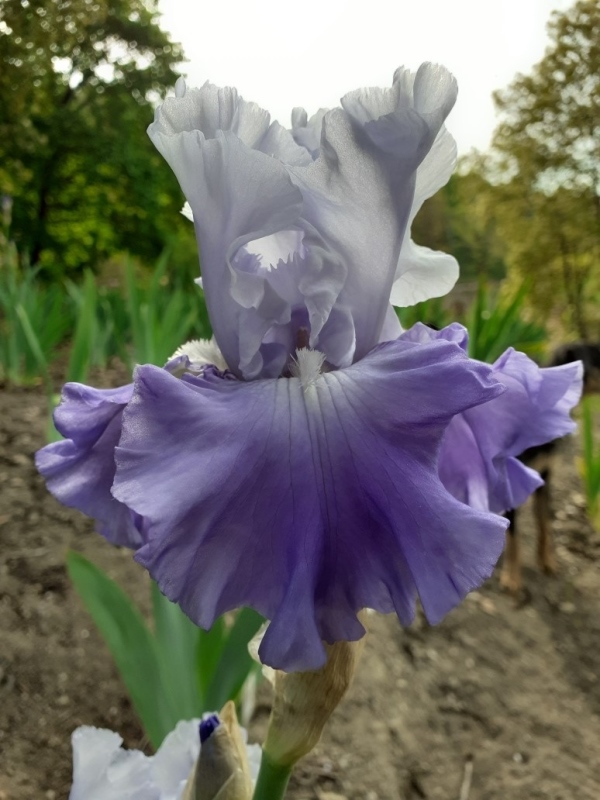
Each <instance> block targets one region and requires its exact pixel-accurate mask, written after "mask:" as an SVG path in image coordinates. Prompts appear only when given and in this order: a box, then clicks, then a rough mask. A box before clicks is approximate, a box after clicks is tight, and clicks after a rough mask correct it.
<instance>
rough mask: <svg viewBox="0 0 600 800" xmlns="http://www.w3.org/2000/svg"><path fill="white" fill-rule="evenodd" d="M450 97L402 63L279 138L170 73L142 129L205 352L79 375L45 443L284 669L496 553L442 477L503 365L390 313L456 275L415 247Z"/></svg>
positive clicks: (411, 605)
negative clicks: (181, 245)
mask: <svg viewBox="0 0 600 800" xmlns="http://www.w3.org/2000/svg"><path fill="white" fill-rule="evenodd" d="M455 97H456V84H455V81H454V79H453V78H452V76H451V75H450V74H449V73H448V72H447V71H446V70H445V69H444V68H442V67H438V66H434V65H431V64H425V65H423V66H422V67H421V68H420V69H419V70H418V71H417V72H416V74H412V73H410V72H408V71H407V70H404V69H400V70H398V71H397V72H396V74H395V76H394V82H393V85H392V87H391V88H388V89H361V90H358V91H355V92H351V93H350V94H348V95H346V96H345V97H343V98H342V101H341V108H336V109H333V110H331V111H321V112H319V113H318V114H317V115H316V116H315V117H313V118H312V119H311V120H308V118H307V115H306V114H305V113H304V112H303V111H302V110H301V109H299V110H296V111H295V113H294V119H293V121H294V125H293V129H292V131H291V132H290V131H287V130H285V129H284V128H283V127H282V126H281V125H279V124H278V123H277V122H272V123H271V122H270V118H269V115H268V114H267V112H265V111H263V110H262V109H261V108H259V107H258V106H257V105H255V104H253V103H248V102H245V101H244V100H243V99H242V98H241V97H240V96H239V95H238V94H237V92H236V91H235V90H234V89H219V88H217V87H215V86H212V85H210V84H206V85H205V86H203V87H202V88H201V89H198V90H188V89H187V88H186V87H185V84H184V83H183V81H181V82H179V83H178V85H177V87H176V96H175V97H171V98H169V99H167V100H166V101H165V103H164V104H163V105H162V106H161V107H160V108H159V109H158V110H157V112H156V117H155V120H154V122H153V123H152V125H150V128H149V134H150V136H151V138H152V140H153V142H154V143H155V145H156V146H157V148H158V149H159V150H160V152H161V153H162V154H163V155H164V157H165V158H166V160H167V161H168V162H169V164H170V165H171V167H172V169H173V170H174V172H175V174H176V176H177V178H178V179H179V182H180V184H181V187H182V189H183V192H184V194H185V196H186V198H187V200H188V202H189V205H190V208H191V214H192V216H193V220H194V226H195V230H196V235H197V239H198V245H199V250H200V259H201V265H202V286H203V289H204V292H205V297H206V303H207V307H208V311H209V315H210V320H211V324H212V327H213V331H214V341H212V342H192V343H189V344H188V345H185V346H183V347H182V348H180V350H179V351H177V353H176V354H175V355H174V358H173V359H171V361H170V362H169V363H168V364H167V365H166V366H165V367H164V368H159V367H155V366H151V365H145V366H141V367H138V368H137V370H136V373H135V380H134V384H133V385H131V386H129V387H123V388H122V389H120V390H114V391H113V392H112V393H108V392H101V391H98V390H93V389H90V388H88V387H82V386H77V385H69V386H67V387H66V389H65V395H64V401H63V405H62V406H61V407H60V408H59V409H58V411H57V414H56V424H57V428H58V429H59V431H60V432H61V433H62V434H63V436H65V441H63V442H59V443H57V444H54V445H50V446H48V447H46V448H44V450H42V451H41V452H40V454H38V467H39V469H40V471H41V472H42V473H43V474H44V475H45V476H46V478H47V480H48V486H49V488H50V490H51V491H52V492H53V493H54V494H55V495H56V496H57V497H58V498H59V499H60V500H62V501H63V502H65V503H67V504H68V505H72V506H75V507H76V508H80V509H81V510H83V511H84V512H85V513H88V514H90V515H91V516H93V517H94V518H95V519H96V520H97V521H98V523H99V527H100V530H101V532H102V533H104V535H105V536H106V537H107V538H108V539H110V540H111V541H113V542H114V543H117V544H126V545H128V546H130V547H133V548H134V549H135V550H136V555H135V557H136V559H137V560H138V561H139V562H140V563H141V564H143V565H144V566H145V567H146V568H147V569H148V570H149V572H150V573H151V575H152V576H153V578H154V579H155V580H156V581H157V583H158V585H159V587H160V588H161V590H162V591H163V592H164V594H165V595H166V596H167V597H169V598H170V599H171V600H173V601H175V602H177V603H179V605H180V606H181V607H182V609H183V610H184V611H185V612H186V613H187V614H188V616H190V617H191V619H192V620H194V621H195V622H196V623H197V624H198V625H200V626H202V627H205V628H208V627H210V626H211V625H212V623H213V622H214V620H215V619H216V618H217V617H218V616H219V615H221V614H223V613H224V612H226V611H228V610H230V609H233V608H237V607H240V606H250V607H253V608H255V609H256V610H257V611H259V612H260V613H261V614H262V615H263V616H265V617H266V618H268V619H269V620H270V621H271V624H270V625H269V627H268V629H267V633H266V635H265V637H264V639H263V641H262V644H261V649H260V657H261V659H262V661H263V663H266V664H269V665H271V666H274V667H277V668H279V669H283V670H287V671H293V670H301V669H302V670H305V669H316V668H318V667H320V666H322V664H323V662H324V660H325V651H324V647H323V641H327V642H335V641H338V640H349V641H350V640H356V639H358V638H360V637H361V636H362V635H363V633H364V628H363V626H362V625H361V623H360V621H359V620H358V618H357V613H358V612H359V611H360V609H362V608H365V607H368V608H373V609H376V610H378V611H381V612H395V613H396V614H397V615H398V617H399V618H400V620H401V622H402V623H403V624H408V623H410V621H411V620H412V618H413V616H414V613H415V605H416V600H417V596H418V597H419V598H420V601H421V603H422V606H423V608H424V611H425V614H426V615H427V618H428V619H429V621H430V622H432V623H435V622H438V621H439V620H440V619H441V618H442V617H443V616H444V615H445V614H446V613H447V612H448V611H449V610H450V609H451V608H453V607H454V606H455V605H456V604H458V603H459V602H460V601H461V600H462V598H463V597H464V596H465V595H466V594H467V593H468V592H469V591H470V590H471V589H473V588H475V587H477V586H478V585H480V584H481V583H482V582H483V580H485V579H486V578H487V577H488V576H489V575H490V574H491V572H492V570H493V567H494V564H495V562H496V560H497V559H498V557H499V555H500V552H501V550H502V545H503V539H504V536H503V534H504V530H505V527H506V522H505V521H504V520H503V519H502V518H501V517H499V516H497V515H494V514H491V513H489V510H488V508H487V507H484V508H481V507H472V506H471V505H469V502H468V500H469V498H468V497H464V496H458V497H455V496H454V494H453V492H452V487H450V489H451V490H450V491H449V489H448V487H447V486H445V485H444V482H443V480H442V478H441V476H440V453H441V451H442V447H443V442H444V437H445V435H446V433H447V431H448V426H449V425H450V423H451V421H452V420H453V419H454V418H455V417H456V416H457V415H461V414H467V413H469V412H470V411H471V410H474V409H481V413H482V414H485V413H488V414H491V415H492V416H490V417H489V420H490V424H493V419H492V417H493V414H492V409H493V404H494V402H495V401H496V400H497V399H498V398H500V397H501V395H502V393H503V392H505V391H506V386H505V384H504V383H503V381H502V374H501V371H499V370H497V369H494V368H492V367H490V366H489V365H486V364H483V363H480V362H477V361H473V360H471V359H469V358H468V357H467V355H466V353H465V350H464V346H463V345H462V343H461V342H459V341H457V339H456V336H457V335H456V333H452V332H450V333H448V334H442V335H439V336H423V335H421V333H419V332H418V331H417V332H414V331H413V332H410V331H409V332H404V333H403V332H402V331H401V329H400V326H399V324H398V321H397V317H396V314H395V312H394V310H393V306H392V303H393V304H396V305H410V304H412V303H415V302H418V301H420V300H424V299H426V298H428V297H432V296H438V295H442V294H444V293H446V292H447V291H448V290H449V289H450V288H451V287H452V285H453V283H454V281H455V280H456V277H457V265H456V262H455V261H454V259H453V258H452V257H450V256H446V255H444V254H440V253H434V252H432V251H431V250H428V249H427V248H423V247H418V246H417V245H415V244H414V243H413V242H412V241H411V239H410V224H411V222H412V219H413V218H414V216H415V214H416V213H417V211H418V209H419V208H420V206H421V204H422V203H423V201H424V200H425V199H426V198H427V197H429V196H430V195H431V194H433V193H434V192H435V191H436V190H437V189H439V188H440V187H441V186H442V185H443V184H444V183H446V181H447V180H448V178H449V176H450V173H451V171H452V168H453V166H454V162H455V156H456V153H455V145H454V142H453V140H452V137H451V136H450V135H449V134H448V132H447V131H446V129H445V128H444V125H443V123H444V120H445V118H446V116H447V114H448V112H449V111H450V109H451V108H452V105H453V104H454V101H455ZM461 330H462V329H461ZM461 335H462V334H461ZM484 409H488V412H485V411H484ZM550 438H553V437H552V436H551V437H550ZM94 476H95V478H94Z"/></svg>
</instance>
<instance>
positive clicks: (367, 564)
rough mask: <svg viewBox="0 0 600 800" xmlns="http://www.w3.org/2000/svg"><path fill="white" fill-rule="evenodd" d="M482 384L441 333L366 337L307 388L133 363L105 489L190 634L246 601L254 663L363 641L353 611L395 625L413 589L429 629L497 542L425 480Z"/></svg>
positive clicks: (305, 656) (484, 373)
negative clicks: (190, 624)
mask: <svg viewBox="0 0 600 800" xmlns="http://www.w3.org/2000/svg"><path fill="white" fill-rule="evenodd" d="M489 376H490V369H489V367H488V366H486V365H483V364H479V363H476V362H472V361H470V360H468V359H467V358H466V356H465V354H464V353H463V352H462V350H461V349H460V347H458V346H457V345H456V344H454V343H451V342H444V341H439V342H433V343H430V344H426V345H419V344H415V343H412V342H408V341H404V342H403V341H397V342H391V343H388V344H384V345H380V346H378V347H377V348H375V349H374V350H373V351H372V352H371V353H370V354H369V355H368V356H367V357H365V358H364V359H362V360H361V361H360V362H359V363H357V364H355V365H353V366H351V367H349V368H347V369H345V370H337V371H334V372H329V373H323V374H318V373H316V374H315V375H314V376H313V377H312V379H310V380H308V381H307V380H304V382H303V381H302V380H301V379H300V378H294V377H292V378H281V379H278V380H257V381H252V382H244V381H239V380H236V379H233V380H232V379H226V378H225V377H224V374H223V373H220V372H219V371H218V370H215V369H210V368H209V369H207V370H206V371H205V373H204V374H203V375H202V376H198V377H195V376H192V375H186V376H184V377H183V378H182V379H181V380H176V379H175V378H173V377H172V376H171V375H169V374H167V373H166V372H164V371H163V370H159V369H156V368H154V367H150V366H147V367H140V368H139V369H138V371H137V374H136V379H135V391H134V396H133V399H132V401H131V403H130V404H129V405H128V407H127V410H126V412H125V415H124V424H123V436H122V439H121V443H120V446H119V447H118V449H117V453H116V460H117V474H116V478H115V485H114V490H113V491H114V493H115V496H116V497H117V498H118V499H119V500H121V501H122V502H124V503H126V504H127V505H128V506H130V507H131V508H133V509H135V510H136V511H137V512H138V513H140V514H141V515H143V517H144V519H145V520H146V522H147V525H148V530H147V540H146V543H145V545H144V546H143V547H142V548H141V549H140V550H138V552H137V554H136V559H137V560H139V561H140V562H141V563H142V564H143V565H144V566H146V567H147V568H148V570H149V571H150V573H151V575H152V576H153V577H154V579H155V580H156V581H157V582H158V584H159V586H160V588H161V590H162V591H163V592H164V593H165V594H166V595H167V597H169V598H170V599H172V600H174V601H176V602H178V603H179V604H180V605H181V607H182V608H183V610H184V611H185V612H186V613H187V614H188V615H189V616H190V617H191V618H192V619H193V620H194V621H195V622H196V623H197V624H199V625H200V626H202V627H205V628H208V627H210V626H211V625H212V623H213V621H214V620H215V619H216V618H217V617H218V616H219V615H220V614H222V613H224V612H225V611H227V610H229V609H233V608H237V607H239V606H251V607H253V608H255V609H257V610H258V611H259V612H260V613H261V614H263V615H264V616H265V617H267V618H269V619H270V620H271V625H270V626H269V628H268V632H267V635H266V636H265V639H264V640H263V643H262V646H261V658H262V660H263V661H264V662H265V663H267V664H270V665H272V666H274V667H278V668H283V669H286V670H292V671H293V670H300V669H312V668H316V667H318V666H320V665H321V664H322V663H323V661H324V657H325V656H324V651H323V645H322V640H326V641H330V642H331V641H336V640H340V639H345V640H354V639H358V638H360V637H361V636H362V635H363V633H364V630H363V627H362V625H361V624H360V622H359V621H358V619H357V616H356V614H357V612H358V611H359V610H360V609H361V608H364V607H370V608H374V609H377V610H380V611H384V612H389V611H396V613H397V614H398V616H399V617H400V619H401V621H402V622H403V623H405V624H407V623H409V622H410V621H411V619H412V617H413V614H414V609H415V601H416V596H417V594H418V595H419V596H420V598H421V601H422V603H423V607H424V609H425V612H426V614H427V617H428V619H429V620H430V621H431V622H437V621H439V620H440V619H441V618H442V617H443V616H444V614H446V613H447V612H448V611H449V610H450V609H451V608H452V607H453V606H455V605H456V604H457V603H459V602H460V600H461V599H462V598H463V597H464V596H465V594H466V593H467V592H468V591H470V590H471V589H473V588H474V587H476V586H478V585H479V584H480V583H481V582H482V581H483V580H484V579H485V578H486V577H487V576H489V575H490V573H491V571H492V569H493V567H494V564H495V562H496V560H497V558H498V557H499V555H500V552H501V550H502V544H503V538H504V530H505V522H504V521H503V520H502V519H501V518H499V517H496V516H493V515H488V514H482V513H479V512H477V511H475V510H473V509H471V508H469V507H468V506H465V505H464V504H462V503H460V502H458V501H457V500H455V499H454V498H453V497H452V496H451V495H450V494H449V493H448V492H447V491H446V490H445V489H444V487H443V486H442V484H441V482H440V480H439V477H438V472H437V453H438V450H439V446H440V440H441V438H442V435H443V432H444V430H445V428H446V426H447V424H448V421H449V419H450V418H451V417H452V416H453V415H454V414H456V413H459V412H460V411H463V410H464V409H466V408H469V407H471V406H472V405H474V404H477V403H481V402H485V401H486V400H488V399H490V398H492V397H495V396H496V395H497V394H498V392H500V391H502V387H500V386H499V385H498V384H497V383H496V382H495V381H493V380H490V377H489ZM442 398H443V402H442Z"/></svg>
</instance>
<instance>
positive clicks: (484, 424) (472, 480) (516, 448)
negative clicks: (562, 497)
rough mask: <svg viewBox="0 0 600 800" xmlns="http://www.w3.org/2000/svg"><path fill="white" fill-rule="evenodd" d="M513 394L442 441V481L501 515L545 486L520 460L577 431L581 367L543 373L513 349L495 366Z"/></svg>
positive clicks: (477, 412) (455, 423)
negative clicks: (575, 417)
mask: <svg viewBox="0 0 600 800" xmlns="http://www.w3.org/2000/svg"><path fill="white" fill-rule="evenodd" d="M493 370H494V376H495V377H496V378H497V380H499V381H500V382H501V383H503V384H504V385H505V386H506V388H507V391H506V392H505V393H504V394H503V395H500V396H499V397H497V398H495V399H494V400H491V401H490V402H489V403H486V404H484V405H481V406H479V407H478V408H471V409H468V410H467V411H465V412H463V413H462V414H460V415H458V416H457V417H456V418H455V419H453V420H452V422H451V423H450V425H449V426H448V429H447V431H446V434H445V436H444V439H443V442H442V450H441V453H440V477H441V479H442V482H443V483H444V486H446V488H447V489H448V491H450V492H452V494H453V495H454V496H455V497H456V498H458V499H459V500H461V501H463V502H465V503H469V504H470V505H472V506H473V507H474V508H478V509H480V510H482V511H486V510H490V511H494V512H496V513H501V512H503V511H506V510H508V509H510V508H516V507H517V506H519V505H521V504H522V503H523V502H524V501H525V500H526V499H527V497H529V495H530V494H531V493H532V492H534V491H535V490H536V489H537V488H538V486H541V485H542V483H543V481H542V479H541V478H540V476H539V475H538V473H537V472H535V470H533V469H531V468H529V467H527V466H525V465H524V464H522V463H521V462H520V461H519V460H518V458H517V456H519V455H520V454H521V453H523V452H524V451H525V450H527V449H528V448H529V447H536V446H538V445H542V444H545V443H546V442H551V441H553V440H554V439H557V438H560V437H561V436H565V435H566V434H567V433H570V432H571V431H573V430H574V428H575V423H574V422H573V421H572V420H571V417H570V413H569V412H570V411H571V409H572V408H573V406H574V405H576V403H577V402H578V400H579V397H580V394H581V388H582V374H583V371H582V366H581V364H580V363H579V362H575V363H572V364H567V365H565V366H562V367H550V368H547V369H540V367H538V366H537V364H535V363H534V362H533V361H532V360H531V359H530V358H528V357H527V356H526V355H524V354H523V353H518V352H515V351H514V350H512V349H510V350H507V351H506V353H504V354H503V355H502V356H501V357H500V358H499V359H498V360H497V361H496V362H495V364H494V365H493Z"/></svg>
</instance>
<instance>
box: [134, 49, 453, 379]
mask: <svg viewBox="0 0 600 800" xmlns="http://www.w3.org/2000/svg"><path fill="white" fill-rule="evenodd" d="M455 96H456V85H455V82H454V79H453V78H452V77H451V76H450V75H449V73H448V72H447V71H446V70H444V69H443V68H441V67H436V66H433V65H431V64H427V65H424V66H423V67H421V68H420V69H419V71H418V72H417V73H416V75H415V76H411V78H410V80H408V79H407V80H396V81H395V83H394V85H393V87H392V88H391V89H387V90H361V91H359V92H352V93H350V94H348V95H346V96H345V97H344V98H342V101H341V102H342V106H343V108H338V109H334V110H332V111H327V112H324V111H321V112H318V114H317V115H315V117H314V118H312V119H311V120H310V121H309V120H308V119H305V117H306V115H305V114H304V113H303V112H302V111H300V110H296V112H295V115H294V130H293V131H292V132H289V131H285V130H284V129H283V128H281V126H278V125H277V124H276V123H272V124H271V123H270V120H269V115H268V114H267V112H265V111H263V110H262V109H261V108H259V107H258V106H257V105H255V104H253V103H247V102H246V101H244V100H243V99H242V98H241V97H239V95H238V94H237V92H236V91H235V90H233V89H218V88H217V87H214V86H211V85H210V84H206V85H205V86H204V87H202V89H199V90H191V91H189V90H186V89H185V86H184V84H183V83H182V84H179V85H178V87H177V97H174V98H169V99H168V100H167V101H166V102H165V103H164V104H163V106H161V107H160V108H159V109H158V110H157V112H156V117H155V121H154V122H153V124H152V125H151V126H150V128H149V131H148V132H149V134H150V136H151V138H152V140H153V142H154V144H155V145H156V146H157V148H158V149H159V150H160V152H161V153H162V154H163V155H164V157H165V158H166V159H167V161H168V162H169V164H170V166H171V167H172V169H173V171H174V172H175V174H176V175H177V177H178V179H179V182H180V184H181V187H182V189H183V191H184V193H185V195H186V197H187V199H188V201H189V204H190V206H191V209H192V212H193V219H194V224H195V227H196V234H197V238H198V243H199V249H200V258H201V264H202V282H203V287H204V289H205V292H206V298H207V305H208V310H209V314H210V317H211V322H212V325H213V330H214V333H215V337H216V340H217V342H218V344H219V346H220V348H221V351H222V352H223V355H224V357H225V360H226V362H227V364H228V366H229V368H230V369H231V370H232V371H233V372H234V373H235V374H236V375H238V377H242V376H243V377H244V378H246V379H248V380H252V379H255V378H259V377H261V378H264V377H274V378H275V377H279V376H280V375H281V374H283V373H284V372H285V370H286V369H287V367H289V360H290V358H291V356H292V354H293V352H294V350H295V349H296V347H297V346H298V342H299V341H303V340H304V338H306V337H308V342H309V345H310V347H312V348H314V349H318V350H320V351H322V352H323V353H325V356H326V358H327V361H328V362H329V364H330V365H333V366H336V367H346V366H348V365H349V364H351V363H352V362H353V361H356V360H358V359H360V358H362V356H364V355H365V354H366V353H367V352H369V350H371V348H372V347H374V346H375V345H376V344H377V343H378V342H379V341H380V335H381V331H382V328H383V326H384V321H385V318H386V313H387V308H388V306H389V298H390V291H391V289H392V283H393V282H394V280H395V278H396V273H397V271H398V263H399V259H400V255H401V251H402V247H403V241H404V237H405V232H406V227H407V224H408V222H409V221H410V219H411V209H412V208H413V200H414V198H413V195H414V191H415V185H417V186H421V187H424V188H422V190H421V195H422V196H423V197H424V196H425V195H426V193H427V191H429V189H430V188H431V185H432V180H431V173H432V172H435V169H425V171H424V172H423V175H422V176H421V178H419V177H418V175H417V170H418V169H419V168H420V166H421V164H422V163H424V159H426V158H427V153H428V151H429V150H430V148H432V146H433V147H434V150H436V152H437V150H439V149H440V148H439V147H437V146H436V145H435V144H434V143H435V142H436V140H437V139H436V137H438V134H439V133H440V130H441V128H442V125H443V121H444V119H445V117H446V115H447V114H448V112H449V111H450V109H451V107H452V105H453V103H454V99H455ZM294 137H295V138H296V139H297V140H298V141H301V142H302V144H301V145H300V144H298V143H297V141H295V140H294ZM317 137H320V138H319V144H318V149H317ZM443 141H445V139H444V140H443ZM442 149H443V148H442ZM437 163H438V160H437V159H433V164H434V166H435V164H437ZM433 182H435V181H433ZM421 202H422V200H421ZM448 288H449V285H448ZM436 291H437V290H436ZM438 293H439V292H438ZM386 335H387V333H386Z"/></svg>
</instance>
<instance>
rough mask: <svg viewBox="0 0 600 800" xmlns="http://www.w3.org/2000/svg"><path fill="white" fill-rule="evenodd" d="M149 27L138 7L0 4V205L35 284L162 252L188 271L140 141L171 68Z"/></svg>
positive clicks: (95, 0) (174, 51)
mask: <svg viewBox="0 0 600 800" xmlns="http://www.w3.org/2000/svg"><path fill="white" fill-rule="evenodd" d="M157 19H158V14H157V11H156V9H155V7H154V5H153V4H151V3H148V2H144V0H2V3H1V4H0V194H2V195H8V196H10V197H12V198H13V213H12V217H13V218H12V229H11V235H12V238H13V239H14V241H15V243H16V245H17V247H18V250H19V253H20V254H21V258H22V259H23V260H25V259H26V260H27V261H28V262H29V263H31V264H33V265H34V266H36V267H39V268H40V272H39V278H40V279H56V278H59V279H60V278H63V277H64V276H66V275H68V276H73V277H78V276H81V274H82V272H83V270H84V269H85V268H88V267H92V268H94V269H97V268H98V267H99V266H100V265H101V264H102V263H103V262H104V261H105V260H106V259H108V258H110V257H111V256H113V255H114V254H115V253H120V252H128V253H131V254H132V255H134V256H138V257H139V258H140V259H143V260H149V261H151V262H152V261H153V260H155V259H156V257H157V255H158V254H159V253H160V252H161V250H162V249H163V248H164V247H165V245H167V244H169V245H171V246H172V247H176V248H177V249H178V251H180V252H181V257H182V259H183V261H184V262H185V264H184V266H187V267H189V268H192V264H193V268H194V269H195V268H196V266H197V258H196V256H195V253H194V250H195V248H194V247H193V235H192V232H191V230H190V226H189V225H187V224H186V222H185V220H181V219H180V217H179V213H178V212H179V209H180V208H181V205H182V202H183V201H182V197H181V193H180V191H179V188H178V186H177V182H176V180H175V178H174V177H173V175H172V173H171V171H170V169H169V168H168V166H167V165H166V164H165V162H164V159H162V158H161V157H160V156H159V154H158V153H157V152H156V151H155V149H154V148H153V146H152V145H151V143H150V141H149V140H148V138H147V137H146V136H145V134H144V131H145V129H146V127H147V125H148V123H149V122H150V121H151V119H152V113H153V106H154V105H155V104H156V102H158V101H159V99H160V98H161V97H162V96H164V94H165V93H166V90H167V89H168V88H171V87H172V86H173V84H174V82H175V81H176V79H177V77H178V72H177V71H176V67H177V65H179V64H181V62H182V61H183V52H182V50H181V47H180V46H179V45H178V44H175V43H174V42H172V41H171V40H170V39H169V36H168V35H167V34H166V33H164V32H163V31H162V30H161V29H160V27H159V25H158V21H157ZM186 238H187V242H186ZM182 240H183V242H182Z"/></svg>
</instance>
